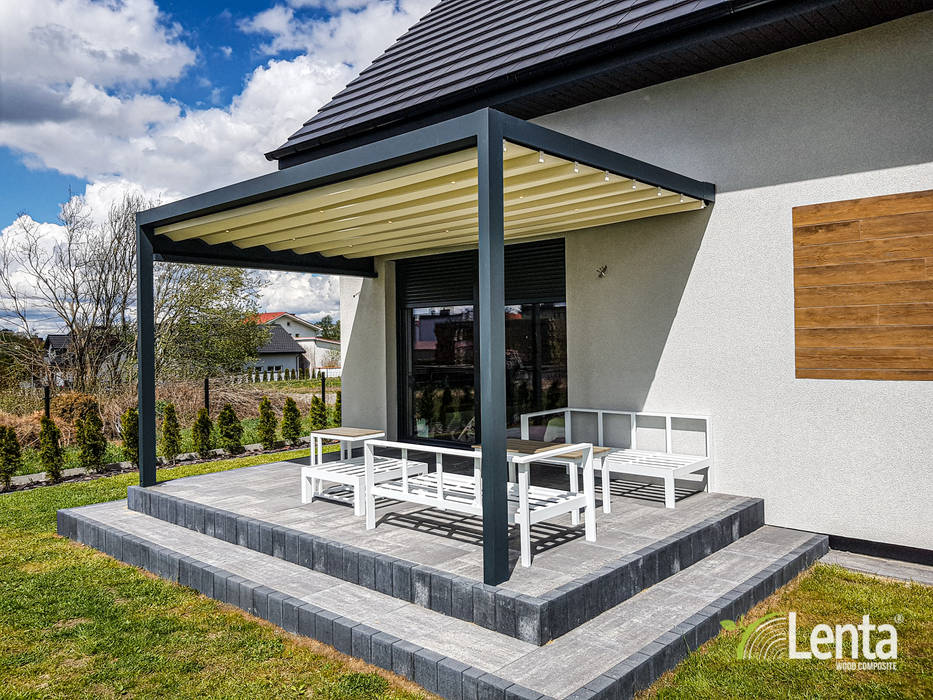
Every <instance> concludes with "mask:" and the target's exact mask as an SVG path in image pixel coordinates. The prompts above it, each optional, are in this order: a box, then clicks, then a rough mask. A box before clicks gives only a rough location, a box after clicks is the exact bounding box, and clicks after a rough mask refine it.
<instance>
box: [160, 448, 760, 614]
mask: <svg viewBox="0 0 933 700" xmlns="http://www.w3.org/2000/svg"><path fill="white" fill-rule="evenodd" d="M412 458H413V459H416V458H417V457H416V456H414V455H413V456H412ZM306 463H307V461H306V460H295V461H290V462H276V463H273V464H266V465H260V466H256V467H246V468H242V469H237V470H233V471H226V472H217V473H213V474H205V475H203V476H193V477H186V478H183V479H176V480H173V481H169V482H166V483H163V484H159V485H158V486H156V487H154V488H155V489H157V490H159V491H162V492H165V493H168V494H171V495H174V496H178V497H181V498H185V499H188V500H191V501H196V502H199V503H202V504H205V505H208V506H212V507H215V508H221V509H224V510H228V511H232V512H235V513H237V514H240V515H246V516H250V517H253V518H257V519H259V520H263V521H266V522H269V523H274V524H277V525H283V526H287V527H290V528H294V529H296V530H300V531H303V532H309V533H312V534H318V535H323V536H326V537H327V538H329V539H331V540H336V541H339V542H341V543H343V544H349V545H354V546H357V547H361V548H364V549H368V550H371V551H375V552H378V553H380V554H390V555H392V556H395V557H400V558H402V559H407V560H409V561H412V562H415V563H417V564H424V565H427V566H432V567H435V568H437V569H440V570H443V571H446V572H448V573H451V574H456V575H458V576H464V577H467V578H471V579H475V580H478V581H482V579H483V563H482V554H483V550H482V523H481V521H480V520H479V519H478V518H465V517H463V516H462V515H459V514H455V513H444V512H442V511H439V510H436V509H433V508H425V507H424V506H420V505H416V504H401V503H397V502H388V501H383V502H381V503H377V518H378V520H377V527H376V529H375V530H370V531H367V530H366V529H365V525H364V521H363V518H362V517H359V518H358V517H355V516H354V515H353V509H352V507H351V506H348V505H344V504H341V503H334V502H329V501H325V500H316V501H315V502H314V503H310V504H306V505H303V504H302V503H301V497H300V476H299V474H300V469H301V465H302V464H306ZM446 470H449V471H455V470H456V467H453V468H451V465H448V464H447V463H446V461H445V471H446ZM532 473H533V477H532V481H533V483H535V484H539V485H542V486H554V487H562V488H567V476H566V474H565V472H564V470H563V468H562V467H551V466H547V465H536V466H535V467H534V468H533V471H532ZM598 483H599V482H598V480H597V485H598ZM598 494H599V489H598V488H597V495H598ZM743 500H745V499H743V498H741V497H738V496H730V495H726V494H718V493H707V492H699V493H693V492H691V491H689V490H685V489H680V488H678V502H677V508H676V509H674V510H670V509H666V508H664V503H663V493H662V489H661V488H660V486H658V485H654V484H646V483H643V482H638V481H616V480H613V482H612V513H609V514H606V513H603V512H602V510H601V509H600V508H598V509H597V510H598V512H597V520H596V522H597V526H598V527H597V541H596V542H595V543H590V542H586V540H585V539H584V538H583V526H582V525H580V526H577V527H574V526H572V525H571V524H570V517H569V516H562V517H560V518H557V519H554V520H551V521H547V522H545V523H542V524H540V525H536V526H534V527H532V543H533V547H534V550H535V555H534V561H533V564H532V566H531V567H529V568H523V567H522V566H520V565H519V563H518V559H519V543H518V533H517V531H516V532H515V535H514V537H513V540H512V546H511V547H510V562H511V565H512V574H511V578H510V579H509V580H508V581H507V582H505V583H503V584H501V586H502V587H504V588H508V589H511V590H514V591H515V592H517V593H523V594H525V595H532V596H534V595H541V594H543V593H545V592H546V591H549V590H552V589H554V588H556V587H558V586H561V585H563V584H565V583H568V582H570V581H572V580H574V579H577V578H579V577H580V576H583V575H586V574H589V573H593V572H595V571H597V570H598V569H600V568H601V567H603V566H604V565H606V564H607V563H608V562H611V561H615V560H617V559H619V557H621V556H624V555H627V554H631V553H633V552H635V551H637V550H639V549H641V548H642V547H645V546H647V545H650V544H652V543H654V542H657V541H659V540H662V539H664V538H665V537H669V536H671V535H673V534H675V533H677V532H680V531H682V530H684V529H685V528H688V527H690V526H693V525H695V524H697V523H699V522H701V521H703V520H705V519H707V518H710V517H715V516H717V515H719V514H721V513H723V512H724V511H726V510H728V509H729V508H731V507H733V506H735V505H737V504H739V503H741V502H742V501H743Z"/></svg>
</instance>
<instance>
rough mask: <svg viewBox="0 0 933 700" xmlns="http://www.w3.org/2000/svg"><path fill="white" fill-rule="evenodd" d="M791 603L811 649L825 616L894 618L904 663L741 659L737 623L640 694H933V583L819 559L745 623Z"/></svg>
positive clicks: (804, 644) (801, 643)
mask: <svg viewBox="0 0 933 700" xmlns="http://www.w3.org/2000/svg"><path fill="white" fill-rule="evenodd" d="M790 611H795V612H796V613H797V625H798V634H797V639H798V644H797V648H798V649H800V648H804V649H809V641H808V640H809V638H810V631H811V630H812V629H813V627H814V626H815V625H816V624H819V623H827V624H829V625H831V626H835V625H837V624H845V623H849V622H851V623H859V622H861V620H862V616H863V615H865V614H869V615H871V621H872V623H874V624H879V623H884V622H887V623H894V624H895V627H896V628H897V631H898V660H897V669H896V670H889V671H837V670H836V669H835V661H819V660H813V661H801V660H781V661H773V660H772V661H747V660H742V661H740V660H737V659H736V647H737V645H738V644H739V640H740V637H741V631H740V630H735V631H732V632H722V633H721V634H720V635H719V636H718V637H716V638H715V639H713V640H712V641H710V642H709V643H707V644H706V645H705V646H703V647H702V648H700V649H699V650H698V651H697V652H695V653H694V654H692V655H691V656H690V657H688V658H687V660H686V661H684V663H682V664H681V665H680V666H678V667H677V668H676V669H674V671H673V672H671V673H668V674H666V675H665V676H664V677H663V678H661V679H660V680H659V681H658V682H657V683H655V685H654V686H653V687H652V688H650V689H649V690H648V691H646V692H644V693H642V694H641V695H640V697H641V698H643V699H645V698H655V697H657V698H664V699H667V698H684V699H685V700H695V699H696V698H749V699H752V698H754V699H756V700H757V699H759V698H933V588H931V587H929V586H922V585H920V584H908V583H901V582H898V581H891V580H882V579H878V578H874V577H871V576H864V575H862V574H857V573H854V572H852V571H848V570H846V569H843V568H841V567H839V566H827V565H825V564H817V565H816V566H814V567H813V568H812V569H810V570H809V571H808V572H805V573H804V574H802V575H801V576H799V577H798V578H797V579H796V580H795V581H793V582H791V584H789V585H788V586H785V587H784V588H783V589H781V590H780V591H778V592H777V593H775V594H774V595H772V596H771V597H770V598H768V599H767V600H765V601H763V602H762V603H761V604H760V605H758V606H757V607H755V608H754V609H753V610H751V611H750V612H749V614H748V615H746V616H745V617H744V618H743V619H742V620H739V621H738V623H739V625H740V627H744V626H746V624H747V623H749V622H754V621H755V620H757V619H758V618H760V617H762V616H763V615H766V614H768V613H772V612H776V613H780V614H782V615H783V614H786V613H788V612H790ZM897 616H901V617H900V618H898V617H897ZM898 619H900V620H901V621H900V622H897V620H898ZM847 648H848V647H847ZM847 656H848V654H847Z"/></svg>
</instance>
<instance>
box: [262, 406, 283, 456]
mask: <svg viewBox="0 0 933 700" xmlns="http://www.w3.org/2000/svg"><path fill="white" fill-rule="evenodd" d="M277 423H278V421H276V419H275V412H274V411H273V410H272V404H271V403H269V397H268V396H263V397H262V401H260V402H259V442H261V443H262V446H263V449H266V450H271V449H273V448H274V447H275V428H276V424H277Z"/></svg>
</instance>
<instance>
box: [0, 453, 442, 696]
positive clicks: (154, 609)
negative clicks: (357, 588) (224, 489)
mask: <svg viewBox="0 0 933 700" xmlns="http://www.w3.org/2000/svg"><path fill="white" fill-rule="evenodd" d="M303 454H307V450H303V451H302V450H295V451H292V452H280V453H277V454H273V455H260V456H255V457H246V458H240V459H231V460H223V461H217V462H209V463H205V464H196V465H185V466H179V467H175V468H173V469H165V470H160V472H159V478H160V479H162V480H167V479H174V478H179V477H182V476H190V475H193V474H203V473H206V472H214V471H221V470H226V469H234V468H237V467H242V466H249V465H253V464H262V463H267V462H273V461H278V460H281V459H289V458H293V457H296V456H299V455H303ZM136 481H137V479H136V476H135V475H134V474H122V475H119V476H114V477H105V478H101V479H97V480H94V481H90V482H81V483H71V484H62V485H59V486H50V487H45V488H41V489H35V490H32V491H23V492H14V493H10V494H4V495H0V678H2V679H3V680H2V684H0V698H40V697H41V698H82V697H87V698H91V697H93V698H114V697H135V698H164V697H172V698H201V697H223V698H250V699H252V698H306V697H312V696H313V697H315V698H322V699H323V700H337V699H338V698H341V699H342V698H346V699H348V700H370V699H372V700H375V699H382V698H386V699H398V700H404V699H407V698H416V697H423V694H422V693H420V692H419V690H418V689H417V688H416V687H415V686H413V685H412V684H410V683H408V682H406V681H403V680H401V679H399V678H397V677H394V676H391V675H389V674H385V673H383V672H382V671H376V670H375V669H373V668H372V667H368V666H366V665H364V664H362V663H360V662H358V661H355V660H352V659H349V658H347V657H344V656H342V655H340V654H338V653H337V652H336V651H334V650H333V649H330V648H329V647H326V646H324V645H321V644H318V643H316V642H313V641H311V640H305V639H301V638H298V637H294V636H292V635H289V634H287V633H285V632H283V631H281V630H278V629H276V628H274V627H272V626H271V625H269V624H267V623H263V622H260V621H258V620H256V619H255V618H251V617H249V616H248V615H246V614H244V613H242V612H240V611H238V610H236V609H234V608H232V607H229V606H226V605H222V604H220V603H217V602H215V601H212V600H209V599H207V598H205V597H203V596H201V595H198V594H197V593H196V592H194V591H192V590H190V589H187V588H182V587H180V586H178V585H176V584H172V583H168V582H166V581H162V580H160V579H157V578H155V577H153V576H150V575H149V574H146V573H144V572H142V571H140V570H138V569H135V568H133V567H130V566H127V565H124V564H121V563H119V562H116V561H114V560H112V559H110V558H109V557H107V556H105V555H103V554H101V553H99V552H96V551H94V550H92V549H89V548H86V547H82V546H80V545H76V544H74V543H72V542H69V541H67V540H65V539H62V538H60V537H58V536H57V535H55V534H54V532H55V511H56V510H57V509H58V508H66V507H72V506H79V505H86V504H90V503H98V502H101V501H109V500H114V499H118V498H123V497H125V496H126V487H127V486H128V485H130V484H134V483H136Z"/></svg>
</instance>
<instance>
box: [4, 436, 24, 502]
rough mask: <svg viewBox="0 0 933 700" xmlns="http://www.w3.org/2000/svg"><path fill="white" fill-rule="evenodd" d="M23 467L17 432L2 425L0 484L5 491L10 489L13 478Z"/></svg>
mask: <svg viewBox="0 0 933 700" xmlns="http://www.w3.org/2000/svg"><path fill="white" fill-rule="evenodd" d="M22 466H23V455H22V451H21V450H20V447H19V439H18V438H17V437H16V431H15V430H13V428H10V427H8V426H5V425H0V483H2V484H3V488H4V489H8V488H10V482H11V481H12V479H13V476H14V475H15V474H16V472H18V471H19V470H20V468H21V467H22Z"/></svg>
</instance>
